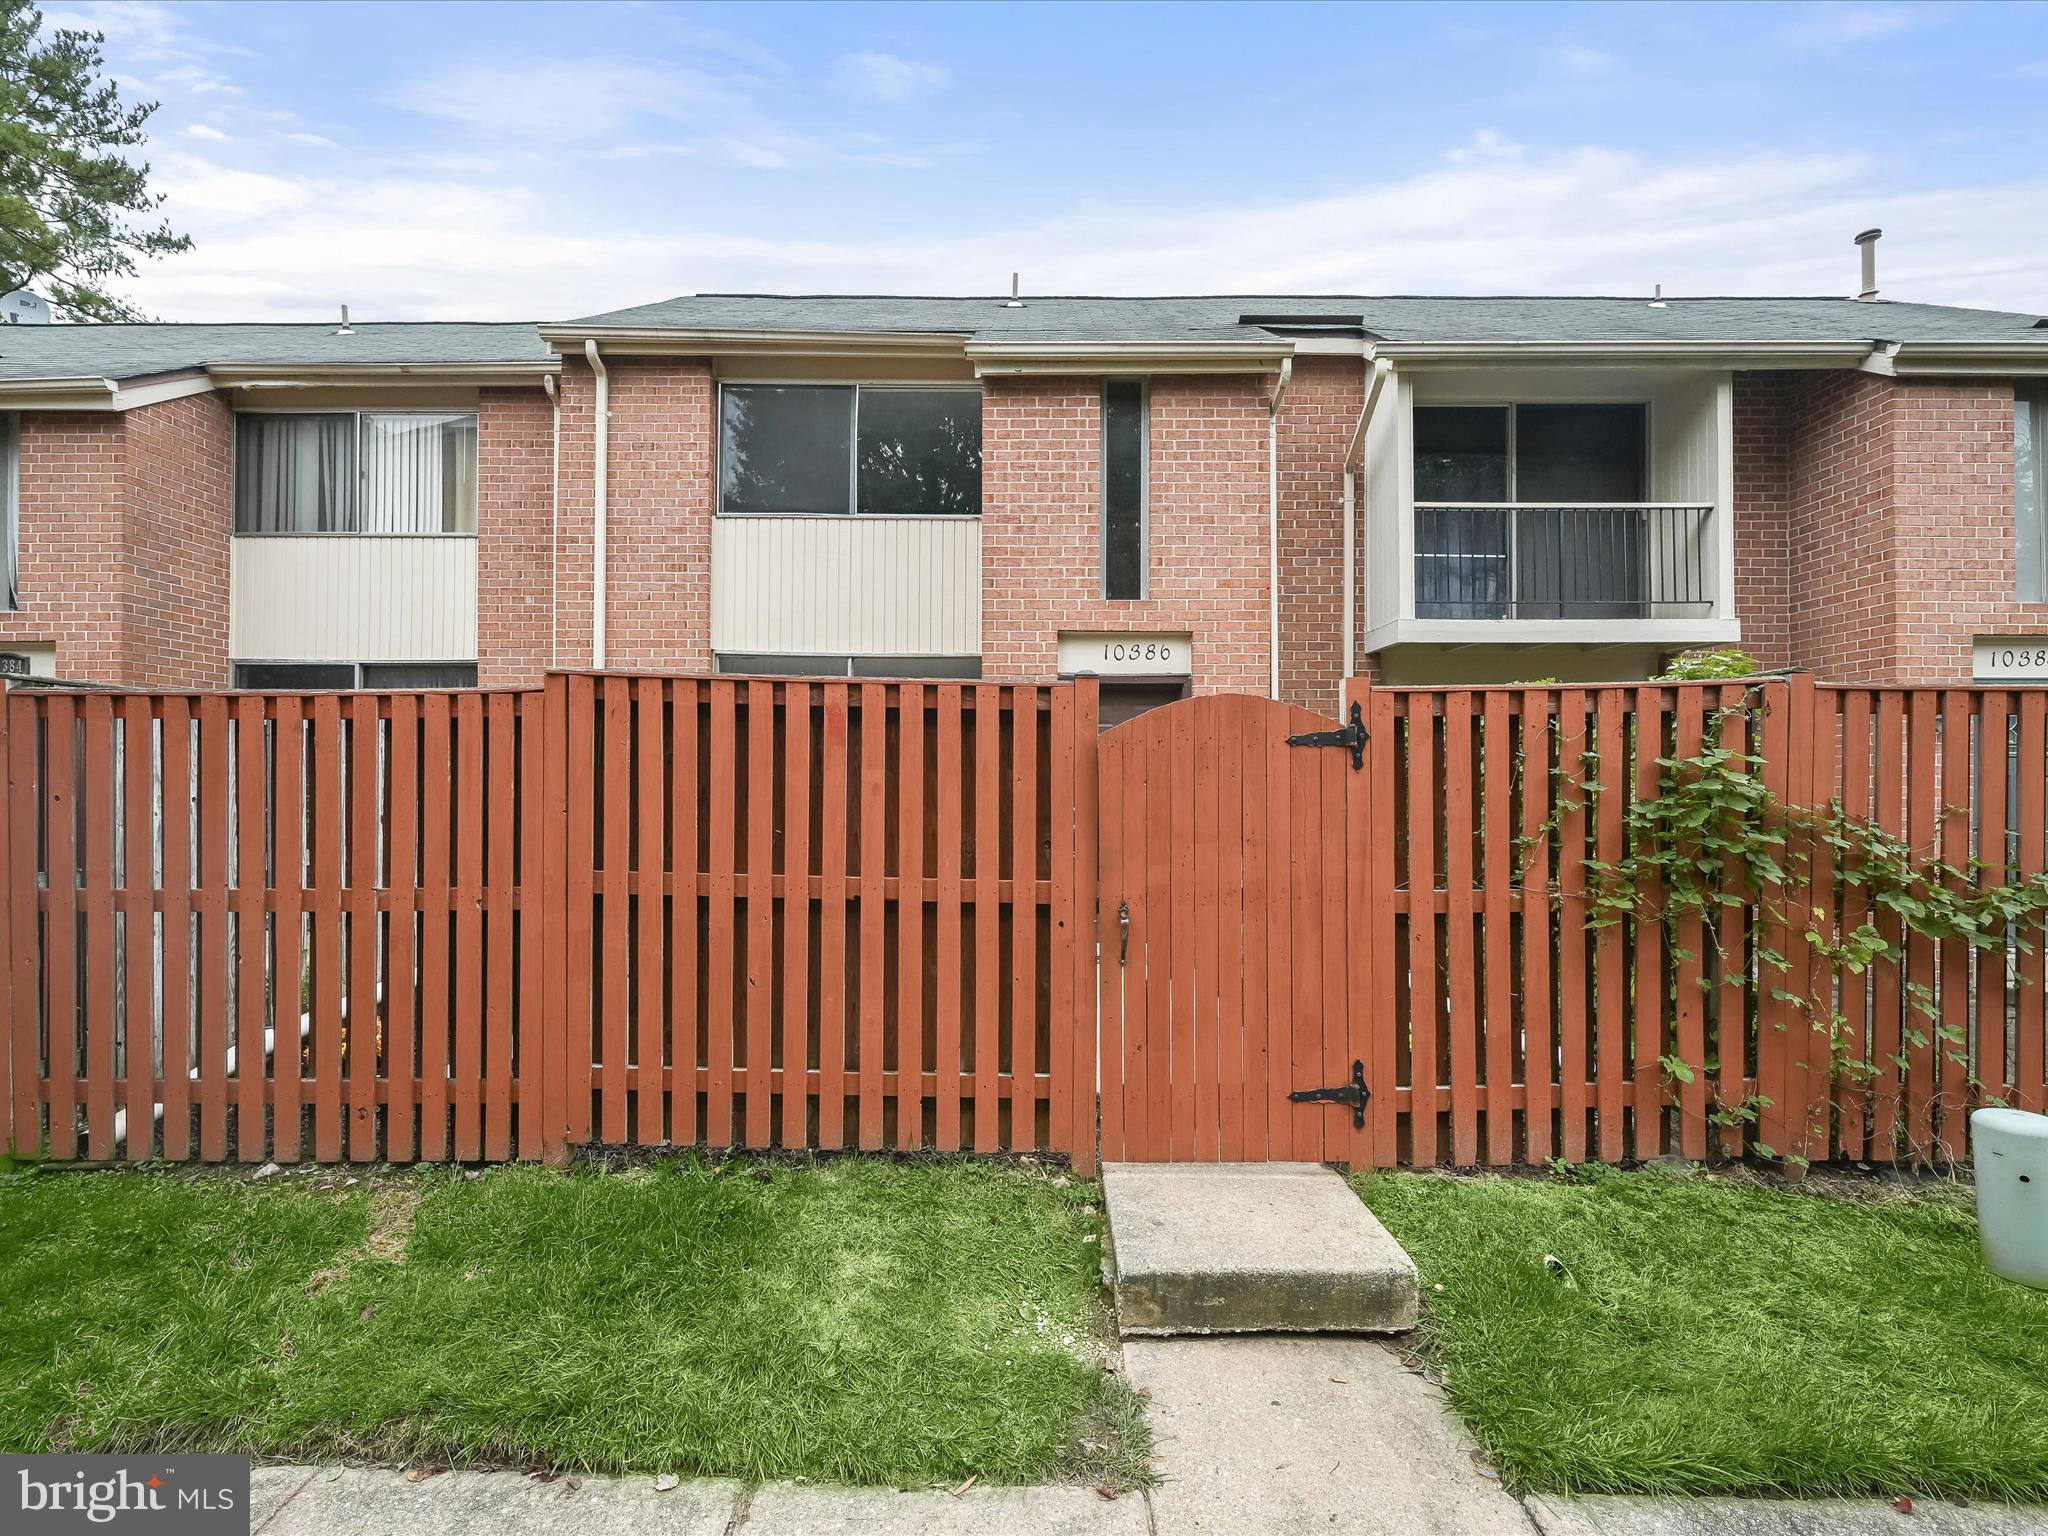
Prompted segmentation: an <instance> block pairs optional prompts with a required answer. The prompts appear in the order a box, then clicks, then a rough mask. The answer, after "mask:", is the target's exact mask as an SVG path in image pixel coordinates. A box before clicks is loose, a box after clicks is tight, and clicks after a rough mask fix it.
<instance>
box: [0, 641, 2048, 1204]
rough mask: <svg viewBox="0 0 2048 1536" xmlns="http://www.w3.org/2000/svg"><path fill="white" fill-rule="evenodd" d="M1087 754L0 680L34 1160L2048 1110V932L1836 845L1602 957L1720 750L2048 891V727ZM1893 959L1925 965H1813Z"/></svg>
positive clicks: (1926, 694) (1789, 1129)
mask: <svg viewBox="0 0 2048 1536" xmlns="http://www.w3.org/2000/svg"><path fill="white" fill-rule="evenodd" d="M1352 704H1355V705H1356V707H1357V717H1356V720H1357V725H1356V727H1355V728H1354V726H1353V724H1352V721H1351V718H1350V710H1349V707H1348V706H1349V705H1352ZM1096 726H1097V691H1096V686H1095V684H1094V683H1093V681H1092V680H1089V679H1082V680H1080V681H1078V682H1073V683H1060V684H1054V685H1048V686H1034V685H1028V684H1015V685H1013V684H997V683H951V682H930V683H917V682H882V681H874V682H853V681H846V682H840V681H823V680H800V679H749V678H731V677H716V678H694V677H666V676H654V675H626V674H597V673H559V674H551V675H550V676H549V678H548V679H547V681H546V683H545V684H544V686H543V687H541V688H538V689H529V690H518V691H472V692H459V693H355V694H304V695H300V694H262V693H246V694H225V695H212V694H176V693H166V694H147V693H97V692H95V693H74V692H65V691H43V690H35V691H16V692H11V693H9V694H8V695H6V699H5V708H4V711H0V762H4V773H5V782H6V784H7V802H6V814H5V815H4V817H0V871H4V877H0V979H4V986H5V999H4V1001H5V1020H6V1049H5V1050H4V1051H0V1100H4V1103H5V1105H6V1109H7V1120H8V1127H7V1130H8V1141H9V1143H10V1144H11V1145H12V1146H13V1147H14V1148H15V1149H17V1150H18V1151H20V1152H23V1153H26V1154H39V1153H40V1154H47V1155H49V1156H52V1157H56V1158H62V1159H72V1158H83V1159H90V1160H110V1159H128V1160H141V1159H145V1158H149V1157H152V1156H160V1157H163V1158H166V1159H171V1160H186V1159H201V1160H208V1161H219V1160H226V1159H238V1160H247V1161H260V1160H262V1159H264V1158H275V1159H277V1160H279V1161H291V1160H300V1159H312V1160H319V1161H336V1160H344V1159H346V1160H367V1159H383V1158H388V1159H391V1160H394V1161H410V1160H416V1159H418V1160H459V1161H476V1160H484V1161H488V1160H498V1159H505V1158H513V1157H521V1158H537V1157H558V1156H560V1155H562V1153H563V1152H564V1151H565V1149H566V1148H568V1147H569V1146H571V1145H576V1144H583V1143H593V1142H594V1143H602V1144H607V1145H620V1144H637V1145H642V1146H661V1145H676V1146H683V1145H691V1144H705V1145H710V1146H717V1147H725V1146H736V1147H791V1148H823V1149H835V1148H849V1149H866V1150H879V1149H900V1150H913V1149H937V1150H967V1151H975V1152H1027V1151H1048V1152H1054V1153H1063V1154H1069V1155H1071V1156H1073V1157H1074V1158H1075V1160H1076V1162H1077V1164H1078V1165H1080V1166H1081V1167H1083V1168H1088V1167H1092V1166H1093V1162H1094V1159H1095V1157H1096V1154H1097V1149H1098V1111H1099V1120H1100V1136H1101V1139H1100V1143H1099V1145H1100V1147H1101V1149H1102V1150H1103V1152H1104V1154H1105V1155H1109V1156H1115V1157H1125V1158H1135V1159H1144V1158H1168V1157H1180V1158H1209V1159H1214V1158H1240V1159H1241V1158H1259V1157H1267V1156H1276V1157H1279V1156H1300V1157H1318V1156H1320V1157H1326V1158H1329V1159H1332V1160H1337V1161H1345V1162H1350V1163H1354V1164H1359V1165H1365V1164H1424V1165H1426V1164H1433V1163H1455V1164H1458V1165H1461V1166H1470V1165H1495V1166H1501V1165H1508V1164H1515V1163H1531V1162H1541V1161H1543V1160H1545V1159H1547V1158H1551V1157H1561V1158H1566V1159H1570V1160H1574V1161H1576V1160H1581V1159H1586V1160H1603V1161H1615V1160H1619V1159H1625V1158H1635V1157H1643V1158H1647V1157H1657V1156H1665V1155H1679V1156H1684V1157H1691V1158H1698V1157H1706V1156H1734V1155H1742V1154H1744V1153H1748V1152H1756V1151H1759V1150H1763V1151H1765V1152H1766V1153H1767V1155H1770V1156H1773V1157H1784V1158H1787V1159H1788V1160H1792V1161H1795V1162H1796V1161H1798V1160H1807V1159H1810V1160H1812V1161H1816V1162H1818V1161H1822V1160H1825V1159H1829V1158H1834V1159H1856V1160H1862V1161H1878V1162H1884V1161H1932V1162H1940V1161H1944V1160H1947V1159H1952V1158H1955V1157H1957V1156H1959V1155H1961V1154H1962V1153H1963V1151H1964V1140H1965V1118H1966V1114H1967V1111H1968V1110H1969V1109H1970V1108H1971V1107H1972V1106H1974V1105H1976V1104H1979V1103H1983V1102H1988V1101H1994V1100H1996V1101H2002V1102H2009V1103H2015V1104H2019V1105H2023V1106H2026V1107H2030V1108H2035V1109H2040V1108H2044V1107H2048V1064H2044V1054H2048V1052H2044V993H2048V987H2044V985H2043V980H2044V976H2043V960H2042V953H2041V947H2040V941H2041V938H2042V931H2041V930H2042V922H2041V911H2042V907H2041V906H2040V904H2038V903H2035V904H2031V905H2030V904H2027V903H2020V904H2018V905H2017V906H2015V908H2014V909H2013V911H2012V913H2011V915H2010V916H2008V917H2003V918H2000V919H1998V921H1997V922H1996V923H1994V924H1992V925H1991V926H1989V927H1988V928H1985V929H1984V930H1982V931H1981V932H1980V933H1979V939H1980V940H1981V942H1975V943H1972V942H1968V941H1967V940H1966V939H1965V938H1962V937H1944V936H1942V935H1940V934H1930V933H1927V932H1924V931H1916V930H1915V929H1914V927H1913V926H1912V924H1911V923H1909V922H1908V921H1906V920H1905V919H1904V917H1903V915H1902V909H1901V908H1899V907H1898V906H1897V905H1895V904H1894V905H1888V904H1886V903H1885V902H1883V901H1879V900H1877V899H1875V896H1874V891H1873V887H1871V886H1870V885H1868V884H1859V883H1857V882H1855V881H1851V880H1844V879H1842V878H1841V875H1842V873H1843V871H1842V870H1841V869H1838V868H1836V867H1834V863H1833V862H1831V861H1836V860H1837V858H1838V851H1833V850H1831V849H1830V847H1829V846H1828V845H1827V844H1826V843H1825V841H1823V842H1822V843H1821V844H1819V845H1817V855H1818V856H1817V857H1816V859H1815V860H1813V861H1812V862H1811V863H1809V864H1806V865H1801V866H1799V867H1794V868H1788V869H1785V870H1782V871H1779V872H1778V873H1777V874H1776V875H1774V876H1773V877H1772V878H1771V879H1769V880H1768V881H1766V882H1765V883H1764V885H1763V886H1762V887H1759V888H1750V889H1730V890H1728V891H1727V892H1724V893H1721V894H1723V895H1725V896H1727V897H1728V898H1729V899H1726V900H1720V899H1716V900H1715V901H1714V902H1713V903H1712V905H1711V906H1708V907H1704V908H1700V909H1696V910H1692V911H1681V912H1677V913H1673V914H1671V915H1670V916H1669V920H1668V921H1667V920H1664V919H1663V918H1660V917H1659V916H1657V915H1656V913H1657V911H1658V907H1659V897H1660V892H1659V890H1658V889H1657V880H1656V879H1655V878H1645V879H1644V880H1642V881H1641V882H1639V888H1638V889H1637V891H1636V894H1637V895H1638V896H1640V897H1641V898H1642V906H1641V910H1634V909H1631V910H1629V911H1626V912H1624V913H1621V914H1619V916H1618V917H1617V919H1616V920H1613V921H1607V922H1602V921H1600V920H1599V919H1600V917H1601V913H1602V909H1603V907H1604V906H1605V905H1606V903H1603V900H1602V890H1603V881H1605V880H1607V878H1608V877H1607V876H1606V875H1604V874H1603V873H1602V871H1603V870H1604V869H1611V868H1612V867H1614V866H1615V865H1616V864H1617V863H1618V862H1620V861H1625V860H1626V859H1628V858H1629V856H1630V855H1631V853H1632V851H1633V850H1634V846H1635V844H1636V842H1637V841H1638V839H1639V837H1640V832H1641V822H1640V821H1639V819H1637V813H1638V812H1639V811H1640V810H1641V809H1642V808H1643V807H1645V806H1650V805H1654V804H1656V803H1658V802H1660V801H1665V800H1668V798H1669V796H1670V795H1671V794H1672V793H1673V789H1672V785H1673V775H1674V774H1678V775H1682V774H1683V773H1685V772H1687V771H1688V770H1687V769H1686V768H1685V766H1684V765H1686V764H1688V763H1692V762H1695V761H1696V760H1697V759H1698V757H1699V754H1700V753H1701V752H1702V751H1704V750H1706V749H1708V748H1711V747H1713V746H1715V745H1717V744H1718V745H1720V746H1722V747H1725V748H1727V749H1728V750H1729V751H1731V752H1733V753H1736V754H1738V755H1739V756H1740V758H1741V759H1742V760H1743V762H1744V763H1746V764H1750V765H1751V766H1750V767H1749V768H1746V769H1745V770H1744V771H1745V772H1748V773H1751V774H1753V776H1754V778H1755V779H1756V780H1758V781H1760V783H1761V785H1762V786H1763V788H1764V790H1766V791H1767V792H1768V796H1769V798H1770V801H1771V803H1772V804H1773V805H1774V806H1777V807H1780V808H1783V807H1793V808H1802V807H1803V808H1809V809H1811V808H1821V807H1834V808H1838V809H1839V812H1840V814H1841V815H1842V816H1845V817H1849V818H1852V819H1853V820H1855V821H1856V822H1857V823H1858V824H1861V825H1868V826H1872V827H1875V828H1876V829H1878V830H1879V831H1880V832H1881V833H1883V834H1885V835H1887V836H1889V837H1890V838H1891V839H1892V840H1893V841H1894V842H1895V843H1896V844H1897V846H1898V847H1899V848H1900V849H1902V850H1904V855H1903V857H1905V858H1906V859H1907V860H1908V861H1909V862H1911V861H1919V862H1921V863H1927V862H1928V861H1938V864H1939V868H1940V870H1941V871H1942V872H1941V873H1939V874H1938V875H1937V876H1936V880H1937V883H1938V884H1940V885H1941V886H1943V887H1944V888H1954V889H1960V890H1971V891H1978V892H1983V891H1987V890H1991V889H1992V888H1994V887H2004V886H2015V885H2019V884H2025V883H2027V882H2039V881H2040V880H2041V878H2042V876H2043V872H2044V870H2048V691H2043V690H2039V689H2025V688H2019V689H1986V688H1948V689H1944V688H1866V687H1841V688H1838V687H1828V686H1822V685H1817V684H1815V683H1814V682H1813V681H1812V680H1811V679H1808V678H1804V677H1776V678H1768V679H1760V680H1749V681H1744V682H1731V683H1687V684H1668V683H1667V684H1657V683H1645V684H1628V685H1615V686H1608V687H1593V686H1588V687H1576V686H1575V687H1544V686H1532V687H1518V688H1498V689H1439V688H1403V689H1391V688H1372V687H1367V686H1365V685H1364V684H1363V683H1362V682H1354V684H1353V685H1352V687H1351V690H1350V694H1349V697H1348V699H1347V710H1346V719H1345V720H1344V721H1343V722H1341V723H1340V722H1338V721H1335V720H1325V719H1321V718H1319V717H1316V716H1314V715H1311V714H1310V713H1309V712H1307V711H1304V710H1299V709H1294V708H1292V707H1291V706H1282V705H1277V704H1272V703H1271V702H1269V701H1263V700H1251V699H1244V698H1237V697H1229V696H1207V697H1202V698H1196V699H1192V700H1187V701H1184V702H1181V703H1177V704H1173V705H1169V706H1166V707H1165V708H1163V709H1161V710H1157V711H1154V712H1152V713H1151V714H1149V715H1146V716H1142V717H1140V718H1139V719H1138V720H1135V721H1132V722H1129V723H1127V724H1125V725H1122V726H1119V727H1117V728H1116V729H1115V730H1114V731H1111V732H1109V733H1106V734H1104V735H1102V736H1101V737H1098V736H1097V731H1096ZM1359 731H1362V732H1363V735H1362V736H1360V735H1359V734H1358V732H1359ZM1303 735H1308V736H1313V737H1316V738H1318V743H1317V744H1314V745H1302V746H1295V745H1290V743H1289V738H1290V737H1299V736H1303ZM1674 764H1676V765H1678V766H1677V767H1674V766H1673V765H1674ZM1773 814H1776V813H1773ZM1830 814H1832V812H1830ZM1841 857H1846V855H1841ZM1112 883H1113V886H1114V888H1112ZM1098 887H1099V889H1098ZM1610 894H1611V890H1610ZM1908 894H1910V893H1908ZM1667 911H1668V907H1667ZM1866 925H1867V926H1868V927H1869V928H1870V929H1871V930H1872V931H1875V932H1877V933H1879V934H1880V935H1881V936H1882V938H1883V939H1884V940H1885V943H1886V948H1887V954H1888V956H1889V957H1888V958H1884V959H1881V960H1879V961H1878V962H1876V963H1873V964H1870V965H1867V966H1864V967H1862V968H1860V969H1859V968H1855V967H1842V966H1839V965H1835V964H1833V963H1831V962H1829V963H1823V961H1824V960H1825V956H1826V954H1827V952H1828V951H1830V949H1831V948H1838V947H1839V946H1840V945H1841V944H1842V942H1843V940H1844V936H1845V935H1850V934H1853V933H1855V932H1857V931H1859V930H1861V929H1863V928H1864V927H1865V926H1866ZM1098 955H1100V956H1101V957H1102V959H1101V965H1100V966H1099V967H1098V963H1097V961H1098ZM1354 1062H1355V1063H1356V1067H1355V1069H1354ZM1361 1079H1362V1081H1363V1083H1364V1085H1365V1087H1366V1088H1367V1089H1368V1090H1369V1099H1367V1101H1366V1102H1365V1104H1364V1105H1363V1107H1362V1110H1361V1108H1360V1107H1359V1106H1357V1105H1356V1104H1355V1103H1354V1102H1353V1101H1354V1100H1356V1099H1358V1098H1360V1097H1364V1096H1363V1095H1360V1094H1358V1093H1357V1092H1356V1091H1355V1087H1354V1084H1355V1082H1356V1081H1358V1080H1361ZM1098 1090H1099V1092H1098ZM1301 1094H1306V1095H1307V1097H1305V1098H1303V1097H1295V1096H1294V1095H1301Z"/></svg>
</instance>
